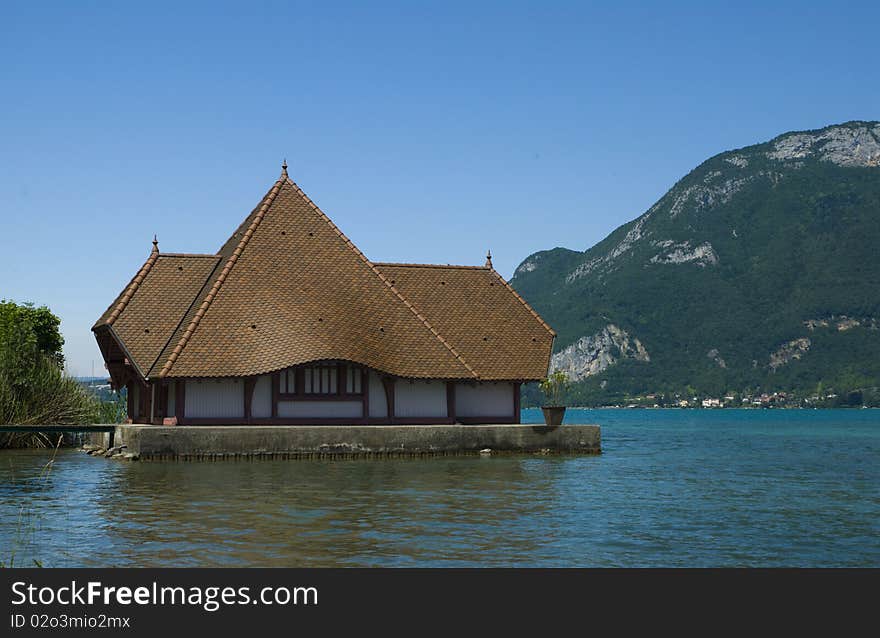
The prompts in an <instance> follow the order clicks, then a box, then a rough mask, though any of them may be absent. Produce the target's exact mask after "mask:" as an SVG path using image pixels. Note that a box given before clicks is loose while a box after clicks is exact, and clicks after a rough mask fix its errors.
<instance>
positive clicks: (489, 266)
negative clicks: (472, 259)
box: [486, 250, 492, 268]
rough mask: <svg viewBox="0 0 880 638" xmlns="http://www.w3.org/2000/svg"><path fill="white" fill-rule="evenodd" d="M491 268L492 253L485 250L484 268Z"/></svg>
mask: <svg viewBox="0 0 880 638" xmlns="http://www.w3.org/2000/svg"><path fill="white" fill-rule="evenodd" d="M491 267H492V251H491V250H487V251H486V268H491Z"/></svg>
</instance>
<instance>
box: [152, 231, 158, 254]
mask: <svg viewBox="0 0 880 638" xmlns="http://www.w3.org/2000/svg"><path fill="white" fill-rule="evenodd" d="M153 252H154V253H157V252H159V240H158V239H157V238H156V235H153Z"/></svg>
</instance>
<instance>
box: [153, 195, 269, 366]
mask: <svg viewBox="0 0 880 638" xmlns="http://www.w3.org/2000/svg"><path fill="white" fill-rule="evenodd" d="M282 184H283V181H282V180H281V179H280V178H279V179H278V180H276V182H275V184H274V185H273V186H272V188H271V189H269V192H268V193H266V195H265V197H263V204H262V205H261V206H260V208H259V210H258V211H257V214H256V216H255V217H254V219H253V221H252V222H251V224H250V226H248V229H247V230H246V231H245V233H244V235H242V238H241V240H239V242H238V246H236V248H235V250H234V251H233V252H232V254H231V255H230V256H229V259H227V260H226V265H225V266H223V270H222V271H221V272H220V275H219V276H218V277H217V279H216V280H215V281H214V285H213V286H212V287H211V290H210V291H209V292H208V295H207V296H206V297H205V299H204V301H202V305H201V306H200V307H199V309H198V310H197V311H196V314H195V316H194V317H193V318H192V321H190V324H189V326H188V327H187V329H186V332H184V333H183V335H182V336H181V337H180V341H179V342H178V343H177V345H176V346H175V347H174V350H173V351H172V352H171V354H170V355H169V356H168V360H167V361H166V362H165V365H164V366H162V370H160V371H159V378H160V379H161V378H162V377H164V376H166V375H167V374H168V373H169V372H170V371H171V368H172V367H173V366H174V362H175V361H177V358H178V357H179V356H180V353H181V352H182V351H183V349H184V348H185V347H186V344H187V343H189V340H190V338H191V337H192V335H193V333H194V332H195V331H196V328H198V327H199V323H200V322H201V320H202V317H203V316H205V313H206V312H207V311H208V308H209V307H210V306H211V302H212V301H214V298H215V297H216V296H217V293H218V292H219V291H220V288H221V286H223V282H224V281H226V277H228V276H229V272H230V271H231V270H232V267H233V266H234V265H235V262H237V261H238V258H239V256H240V255H241V253H242V251H243V250H244V248H245V246H247V243H248V241H249V240H250V238H251V237H252V236H253V234H254V231H256V229H257V226H259V225H260V222H261V221H262V219H263V216H264V215H265V214H266V211H267V210H269V207H270V206H271V205H272V202H274V201H275V197H276V196H277V195H278V192H279V191H280V190H281V185H282Z"/></svg>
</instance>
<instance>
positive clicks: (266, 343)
mask: <svg viewBox="0 0 880 638" xmlns="http://www.w3.org/2000/svg"><path fill="white" fill-rule="evenodd" d="M175 260H176V261H175ZM184 261H185V262H186V263H187V264H192V266H188V267H187V268H186V270H187V271H188V272H189V274H190V276H189V278H184V277H183V276H182V275H181V273H182V272H184V271H181V270H178V267H179V266H180V265H181V264H182V263H183V262H184ZM196 263H198V264H200V265H199V266H198V267H196V266H195V264H196ZM441 271H442V273H443V274H444V277H445V279H448V282H447V283H448V286H447V285H446V284H440V285H441V286H442V289H441V290H431V289H430V288H431V286H432V285H433V284H434V283H435V280H436V279H437V278H438V276H439V274H440V273H441ZM446 273H454V274H449V276H446ZM398 280H399V282H398ZM398 283H399V285H398ZM102 325H112V326H113V329H114V331H115V334H116V336H117V338H118V339H120V340H121V341H122V342H123V344H122V345H123V347H124V348H125V349H127V351H128V352H129V353H130V355H131V357H132V358H133V359H135V363H136V365H137V367H138V369H139V370H140V371H142V374H144V375H145V376H159V377H168V378H179V377H219V376H250V375H257V374H265V373H269V372H274V371H276V370H280V369H283V368H286V367H289V366H292V365H296V364H300V363H307V362H310V361H316V360H322V359H343V360H348V361H354V362H357V363H361V364H364V365H367V366H370V367H372V368H375V369H378V370H382V371H385V372H388V373H390V374H394V375H397V376H402V377H415V378H463V379H475V378H485V379H511V380H513V379H536V378H540V377H542V376H543V375H544V374H546V371H547V364H548V361H549V356H550V349H551V346H552V337H553V333H552V330H550V328H549V326H546V324H544V323H543V322H542V321H541V320H540V317H538V316H537V314H535V313H534V311H532V310H531V309H530V308H529V307H528V305H527V304H526V303H525V302H524V301H522V300H521V299H519V297H518V296H517V295H516V293H514V292H513V290H512V289H511V288H509V287H508V286H507V284H506V283H505V282H504V280H503V279H502V278H501V277H500V276H499V275H498V274H497V273H496V272H495V271H494V270H492V269H491V268H482V267H481V268H467V267H456V268H449V267H436V266H430V267H426V266H414V265H400V264H396V265H394V264H387V265H386V264H383V265H381V266H380V267H378V268H377V267H376V266H375V265H374V264H373V263H371V262H370V261H369V260H368V259H367V258H366V257H365V256H364V255H363V254H362V253H361V252H360V251H359V250H358V249H357V248H356V247H355V246H354V245H353V244H352V243H351V241H350V240H349V239H348V238H347V237H346V236H345V235H344V234H343V233H342V232H341V231H340V230H339V229H338V228H337V227H336V226H335V225H334V224H333V222H331V221H330V219H329V218H328V217H327V216H326V215H325V214H324V213H323V212H322V211H321V210H320V209H319V208H318V207H317V206H316V205H315V204H314V203H313V202H312V201H311V200H310V199H309V198H308V197H307V196H306V195H305V193H303V192H302V190H301V189H300V188H299V187H298V186H297V185H296V184H295V183H294V182H292V181H291V180H290V179H289V178H288V177H287V173H286V170H284V171H283V172H282V176H281V178H280V179H279V180H278V181H277V182H276V183H275V184H274V185H273V186H272V188H271V189H270V190H269V192H268V193H267V194H266V196H265V197H263V199H262V200H261V201H260V203H259V204H258V205H257V207H256V208H255V209H254V211H253V212H252V213H251V214H250V215H249V216H248V217H247V218H246V219H245V221H244V222H243V223H242V224H241V226H239V228H238V229H237V230H236V231H235V233H233V235H232V236H231V237H230V239H229V240H228V241H227V242H226V243H225V244H224V245H223V247H222V248H221V249H220V251H219V252H218V254H217V255H203V256H182V255H177V256H167V255H164V254H163V255H161V256H159V255H158V254H157V253H154V254H151V256H150V259H148V261H147V264H145V265H144V267H142V268H141V270H140V271H139V273H138V275H136V276H135V278H134V279H133V280H132V282H131V283H130V284H129V286H127V287H126V289H125V290H124V291H123V293H122V294H121V295H120V296H119V298H118V299H117V300H116V301H115V302H114V303H113V304H112V305H111V307H110V308H108V310H107V312H105V313H104V315H103V316H102V317H101V319H100V320H99V321H98V323H97V324H96V326H95V328H96V329H97V328H98V327H100V326H102ZM145 328H147V329H149V332H144V329H145ZM475 331H476V332H475Z"/></svg>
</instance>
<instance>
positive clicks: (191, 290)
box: [95, 251, 220, 374]
mask: <svg viewBox="0 0 880 638" xmlns="http://www.w3.org/2000/svg"><path fill="white" fill-rule="evenodd" d="M219 261H220V257H218V256H216V255H160V254H159V253H158V252H155V251H154V252H153V253H152V254H151V255H150V258H149V259H148V260H147V264H148V265H149V267H147V266H146V265H145V266H144V268H141V270H140V272H139V273H138V277H140V280H139V281H138V282H137V286H134V287H133V286H132V284H129V286H128V287H126V292H125V293H124V295H126V294H128V292H129V291H131V294H130V295H129V296H128V298H127V299H126V300H125V303H124V304H122V303H121V300H117V302H116V305H114V306H111V308H110V309H108V312H105V313H104V316H102V317H101V319H99V320H98V323H96V324H95V328H99V327H101V326H112V328H113V331H114V333H115V335H116V337H117V338H118V339H120V340H121V341H122V342H123V345H124V347H125V349H126V351H127V352H128V354H129V355H130V356H131V358H132V359H133V360H134V362H135V364H136V365H137V367H138V368H139V369H140V370H141V371H142V373H144V374H146V373H147V371H148V370H149V369H150V368H151V366H152V365H153V363H154V362H155V361H156V359H157V358H158V357H159V354H160V353H161V352H162V350H163V349H164V347H165V345H166V343H167V342H168V340H169V339H170V338H171V336H172V335H173V334H174V331H175V330H176V329H177V326H178V324H179V323H180V321H181V320H182V319H183V317H184V315H185V314H186V312H187V309H188V308H189V306H190V304H191V303H192V301H193V298H195V296H196V295H197V294H198V292H199V290H201V288H202V286H204V284H205V281H206V280H208V278H209V277H210V275H211V273H212V272H213V270H214V268H215V267H216V266H217V264H218V262H219ZM141 275H143V276H141ZM136 279H137V277H136ZM117 308H118V309H119V312H116V309H117Z"/></svg>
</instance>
